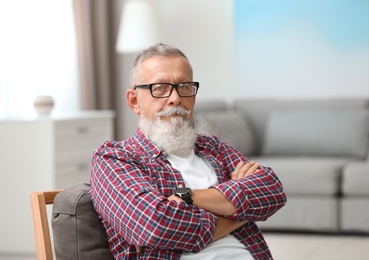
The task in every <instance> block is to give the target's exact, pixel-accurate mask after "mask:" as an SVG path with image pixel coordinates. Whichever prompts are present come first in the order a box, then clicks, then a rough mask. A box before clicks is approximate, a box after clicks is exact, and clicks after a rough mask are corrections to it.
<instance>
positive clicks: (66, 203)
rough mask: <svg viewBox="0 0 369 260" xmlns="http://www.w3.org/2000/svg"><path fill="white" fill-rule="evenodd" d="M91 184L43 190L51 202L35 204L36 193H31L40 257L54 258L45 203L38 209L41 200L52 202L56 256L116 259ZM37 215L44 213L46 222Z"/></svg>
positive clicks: (37, 249)
mask: <svg viewBox="0 0 369 260" xmlns="http://www.w3.org/2000/svg"><path fill="white" fill-rule="evenodd" d="M89 188H90V185H89V184H86V183H83V184H78V185H75V186H72V187H68V188H66V189H64V190H63V191H61V190H58V191H52V192H50V193H48V192H46V193H45V192H41V193H42V194H45V202H48V203H45V204H44V203H43V200H42V199H41V203H37V204H36V197H35V196H36V194H37V193H32V195H31V198H32V199H31V201H32V210H33V218H34V230H35V239H36V252H37V258H38V259H45V260H51V259H53V254H52V249H51V240H50V232H49V227H48V221H47V212H46V206H45V210H41V211H42V212H43V213H37V212H40V210H39V208H41V209H42V208H43V206H42V204H43V205H46V204H51V203H53V213H52V220H51V223H52V230H53V238H54V241H53V242H54V252H55V257H56V259H58V260H63V259H66V260H70V259H79V260H82V259H92V260H93V259H96V260H112V259H114V258H113V256H112V255H111V253H110V249H109V245H108V239H107V236H106V233H105V230H104V227H103V224H102V222H101V219H100V218H99V217H98V214H97V213H96V211H95V210H94V208H93V205H92V201H91V198H90V194H89V192H88V191H89ZM34 194H35V195H34ZM41 197H42V196H41ZM35 212H36V214H35ZM38 215H40V216H41V215H42V216H43V218H42V219H43V222H42V223H43V224H39V223H38V222H39V221H38V219H39V218H38ZM35 218H36V220H37V223H36V220H35ZM45 221H46V222H45ZM45 223H46V224H45Z"/></svg>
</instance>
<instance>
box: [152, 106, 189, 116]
mask: <svg viewBox="0 0 369 260" xmlns="http://www.w3.org/2000/svg"><path fill="white" fill-rule="evenodd" d="M190 113H191V111H190V110H186V109H184V108H183V107H170V108H167V109H166V110H162V111H160V112H157V113H156V116H172V115H174V114H177V115H180V116H188V115H189V114H190Z"/></svg>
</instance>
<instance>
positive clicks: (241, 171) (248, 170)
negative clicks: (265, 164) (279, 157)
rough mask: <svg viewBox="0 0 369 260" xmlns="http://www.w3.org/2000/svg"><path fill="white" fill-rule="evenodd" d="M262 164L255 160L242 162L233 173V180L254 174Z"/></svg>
mask: <svg viewBox="0 0 369 260" xmlns="http://www.w3.org/2000/svg"><path fill="white" fill-rule="evenodd" d="M259 167H260V165H259V164H258V163H256V162H254V161H250V162H240V163H239V164H237V166H236V168H235V169H234V171H233V172H232V174H231V180H234V181H237V180H240V179H242V178H244V177H246V176H249V175H251V174H254V173H255V172H256V171H257V170H258V169H259Z"/></svg>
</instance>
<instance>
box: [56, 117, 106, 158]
mask: <svg viewBox="0 0 369 260" xmlns="http://www.w3.org/2000/svg"><path fill="white" fill-rule="evenodd" d="M110 124H111V123H110V121H109V120H107V119H106V120H98V121H97V120H93V121H90V120H83V121H73V122H63V124H59V125H58V126H57V129H56V134H55V160H56V163H57V164H58V163H64V162H70V161H75V160H86V159H88V158H89V159H91V158H92V153H93V151H94V150H95V149H96V148H97V147H98V146H99V145H100V144H101V143H103V142H105V141H107V140H109V139H110V138H111V126H110Z"/></svg>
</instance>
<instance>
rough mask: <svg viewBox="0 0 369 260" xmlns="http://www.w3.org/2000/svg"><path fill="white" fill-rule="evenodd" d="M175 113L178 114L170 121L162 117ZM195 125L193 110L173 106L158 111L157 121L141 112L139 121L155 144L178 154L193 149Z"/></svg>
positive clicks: (144, 131) (143, 130) (146, 134)
mask: <svg viewBox="0 0 369 260" xmlns="http://www.w3.org/2000/svg"><path fill="white" fill-rule="evenodd" d="M174 114H177V116H174V117H171V119H170V121H169V122H166V121H163V120H162V119H161V117H162V116H172V115H174ZM178 115H179V116H178ZM194 125H195V124H194V119H193V117H192V115H191V112H190V111H188V110H185V109H184V108H182V107H171V108H169V109H166V110H163V111H160V112H158V113H156V119H155V121H151V120H149V119H148V118H147V117H146V116H145V115H144V114H141V116H140V119H139V123H138V126H139V128H140V130H141V131H142V132H143V133H144V134H145V136H146V137H147V138H148V139H150V140H151V141H152V142H153V143H154V144H155V145H157V146H158V147H159V148H160V149H163V150H164V151H165V152H167V153H169V154H174V155H177V156H186V155H188V154H189V153H190V152H191V151H193V147H194V144H195V142H196V137H197V135H196V131H195V128H194Z"/></svg>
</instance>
